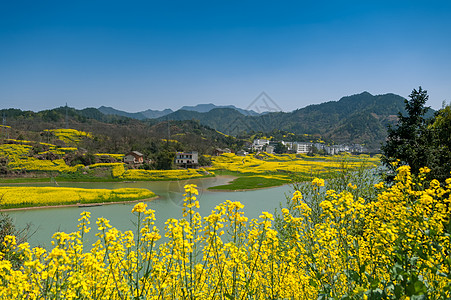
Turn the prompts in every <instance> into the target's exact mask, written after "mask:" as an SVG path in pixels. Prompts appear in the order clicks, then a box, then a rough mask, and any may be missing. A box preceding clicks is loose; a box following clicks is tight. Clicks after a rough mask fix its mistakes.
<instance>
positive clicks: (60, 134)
mask: <svg viewBox="0 0 451 300" xmlns="http://www.w3.org/2000/svg"><path fill="white" fill-rule="evenodd" d="M44 131H46V132H50V133H52V134H54V135H55V136H56V137H57V138H58V139H60V140H61V141H63V142H64V143H65V144H66V145H77V144H78V143H80V141H81V139H82V138H90V139H92V134H91V133H89V132H84V131H80V130H76V129H46V130H44Z"/></svg>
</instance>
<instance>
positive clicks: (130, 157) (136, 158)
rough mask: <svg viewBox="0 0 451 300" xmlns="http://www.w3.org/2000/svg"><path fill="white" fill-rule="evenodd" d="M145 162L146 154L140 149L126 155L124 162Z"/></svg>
mask: <svg viewBox="0 0 451 300" xmlns="http://www.w3.org/2000/svg"><path fill="white" fill-rule="evenodd" d="M143 162H144V154H142V153H140V152H138V151H131V152H129V153H127V154H126V155H125V156H124V163H127V164H142V163H143Z"/></svg>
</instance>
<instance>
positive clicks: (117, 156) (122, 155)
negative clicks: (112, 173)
mask: <svg viewBox="0 0 451 300" xmlns="http://www.w3.org/2000/svg"><path fill="white" fill-rule="evenodd" d="M94 155H96V156H109V157H112V158H115V159H116V160H122V159H123V158H124V156H125V154H113V153H96V154H94Z"/></svg>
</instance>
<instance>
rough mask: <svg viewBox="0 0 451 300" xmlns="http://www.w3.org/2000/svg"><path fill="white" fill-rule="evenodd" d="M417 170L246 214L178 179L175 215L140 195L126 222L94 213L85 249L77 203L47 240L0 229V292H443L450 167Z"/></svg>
mask: <svg viewBox="0 0 451 300" xmlns="http://www.w3.org/2000/svg"><path fill="white" fill-rule="evenodd" d="M423 175H424V174H423ZM423 175H420V176H419V177H413V176H412V175H411V174H410V169H409V168H408V167H405V166H403V167H400V168H399V169H398V174H397V176H396V181H395V183H394V185H393V186H391V187H388V188H384V187H383V186H378V188H379V194H378V196H377V198H376V199H371V200H369V199H363V198H361V197H359V196H358V194H357V192H358V190H359V187H357V188H356V189H354V187H353V186H352V187H349V188H348V189H346V190H344V191H343V192H340V193H337V192H336V191H333V190H329V191H327V192H325V193H322V194H321V195H324V197H323V199H322V201H321V202H320V208H321V210H320V215H319V218H317V219H315V220H313V219H312V214H313V211H312V208H311V207H310V205H309V202H304V201H303V198H304V197H303V195H302V194H301V193H300V192H299V191H296V192H295V193H294V195H293V198H292V200H291V201H290V202H289V204H287V207H285V208H283V209H282V212H281V215H279V216H277V217H276V216H274V215H273V214H271V213H269V212H262V214H261V215H260V217H259V218H258V219H252V220H249V219H248V218H247V217H246V216H245V215H244V212H243V211H242V208H243V204H241V203H240V202H232V201H226V202H224V203H222V204H220V205H218V206H217V207H215V208H214V209H213V210H212V212H211V214H210V215H209V216H206V217H202V216H200V214H199V213H198V212H197V211H196V208H197V207H198V206H199V201H198V200H197V198H196V196H197V194H198V192H197V189H196V187H195V186H194V185H187V186H186V187H185V194H184V197H185V199H184V205H183V206H184V209H183V218H181V219H169V220H167V221H166V223H165V228H164V229H158V228H156V227H155V225H154V222H155V211H153V210H151V209H148V208H147V206H146V205H145V204H144V203H138V204H136V205H135V207H134V208H133V210H132V213H133V214H134V215H135V217H136V220H137V221H136V226H137V227H136V228H134V229H131V230H130V231H125V232H122V231H120V230H118V229H116V228H114V227H113V226H112V225H111V224H110V223H109V221H108V220H106V219H104V218H99V219H98V220H97V221H96V225H97V237H98V240H97V241H95V243H94V244H93V246H92V249H91V250H85V249H84V245H83V235H84V233H86V232H89V231H90V230H91V228H90V222H91V220H90V217H89V213H86V212H85V213H82V215H81V217H80V219H79V222H80V223H79V225H78V231H77V232H73V233H64V232H57V233H55V234H54V236H53V238H54V247H53V249H49V250H45V249H42V248H39V247H36V248H30V246H29V245H28V244H27V243H25V244H17V242H16V240H15V237H13V236H6V237H5V238H4V241H3V244H2V245H3V248H2V249H3V250H2V252H1V258H0V259H1V260H0V298H1V299H8V298H10V299H16V298H17V299H449V298H450V297H451V261H450V258H449V257H450V256H449V253H451V243H450V242H451V241H450V235H449V229H446V226H447V224H449V221H450V220H449V216H450V215H451V210H450V209H451V208H450V207H451V198H450V191H451V179H448V180H447V186H446V187H441V186H440V184H439V183H438V182H436V181H431V182H426V181H425V180H424V176H423ZM321 185H322V183H321V182H320V181H318V180H315V182H312V184H311V185H307V187H309V188H311V189H312V191H313V192H314V193H316V191H317V190H318V188H319V187H320V186H321ZM447 230H448V231H447ZM163 237H164V239H163ZM13 258H15V259H16V261H17V260H19V261H22V263H20V264H17V263H14V262H15V260H13Z"/></svg>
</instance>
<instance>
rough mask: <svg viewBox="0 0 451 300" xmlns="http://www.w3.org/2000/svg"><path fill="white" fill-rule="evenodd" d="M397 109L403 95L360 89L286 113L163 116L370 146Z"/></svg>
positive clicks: (230, 129)
mask: <svg viewBox="0 0 451 300" xmlns="http://www.w3.org/2000/svg"><path fill="white" fill-rule="evenodd" d="M399 111H402V112H403V111H404V98H403V97H401V96H398V95H395V94H385V95H376V96H373V95H371V94H370V93H368V92H363V93H360V94H356V95H352V96H347V97H343V98H341V99H340V100H339V101H330V102H325V103H322V104H317V105H309V106H307V107H305V108H301V109H297V110H295V111H293V112H288V113H285V112H273V113H267V114H265V115H257V116H249V115H243V114H241V113H239V112H238V111H236V110H234V109H229V108H215V109H212V110H210V111H209V112H207V113H201V112H196V111H187V110H178V111H176V112H173V113H171V114H169V115H166V116H165V117H164V119H170V120H198V121H199V122H200V123H201V124H203V125H207V126H210V127H213V128H215V129H217V130H218V131H221V132H223V133H226V134H231V135H238V134H240V133H242V132H250V131H254V132H271V131H273V130H285V131H288V132H293V133H297V134H303V133H307V134H313V135H318V136H321V137H323V138H325V139H328V140H333V141H335V142H337V143H359V144H365V145H367V147H369V148H370V149H378V148H379V146H380V144H381V143H382V142H383V141H384V140H385V136H386V132H387V125H389V124H394V122H395V121H396V120H397V113H398V112H399ZM160 120H161V118H160Z"/></svg>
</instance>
